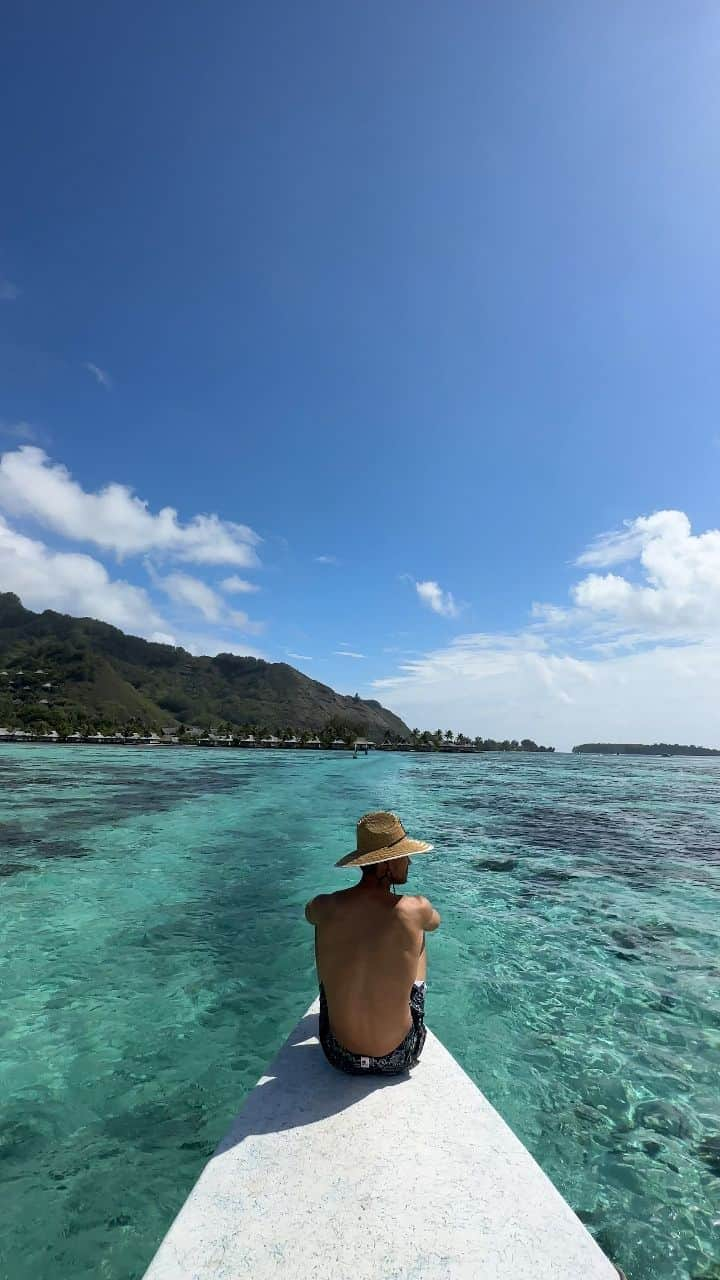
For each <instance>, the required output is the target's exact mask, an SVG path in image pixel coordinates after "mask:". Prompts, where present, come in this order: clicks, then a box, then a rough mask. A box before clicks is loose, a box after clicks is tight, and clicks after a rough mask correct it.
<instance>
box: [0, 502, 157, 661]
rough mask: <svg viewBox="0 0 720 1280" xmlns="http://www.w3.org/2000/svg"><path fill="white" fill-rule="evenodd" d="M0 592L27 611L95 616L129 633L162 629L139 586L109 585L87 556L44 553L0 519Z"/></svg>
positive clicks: (98, 566) (99, 567) (97, 563)
mask: <svg viewBox="0 0 720 1280" xmlns="http://www.w3.org/2000/svg"><path fill="white" fill-rule="evenodd" d="M0 591H14V592H15V593H16V594H17V595H18V596H20V599H21V600H22V602H23V604H24V605H25V606H26V607H27V608H28V609H40V610H42V609H55V610H57V611H59V612H61V613H69V614H72V615H73V617H80V618H82V617H88V618H100V619H101V620H102V621H103V622H110V623H112V624H113V626H116V627H121V628H122V629H123V630H124V631H131V632H133V633H135V634H140V635H147V633H148V629H149V630H150V631H154V630H156V629H158V628H162V627H163V620H162V618H161V617H159V616H158V614H157V613H156V611H155V609H154V607H153V605H152V602H151V600H150V598H149V596H148V594H147V592H146V591H145V590H144V589H143V588H142V587H135V586H132V585H131V584H130V583H128V582H119V581H113V580H112V579H111V578H110V576H109V574H108V572H107V570H106V569H105V567H104V565H102V564H100V561H99V560H95V559H93V557H92V556H88V555H82V554H79V553H76V552H61V551H52V550H50V548H48V547H46V546H45V545H44V544H43V543H42V542H37V541H35V540H34V539H33V538H27V537H25V536H24V535H23V534H20V533H17V532H16V531H15V530H13V529H11V528H10V526H9V525H8V524H7V522H6V521H5V520H4V519H3V517H2V516H0Z"/></svg>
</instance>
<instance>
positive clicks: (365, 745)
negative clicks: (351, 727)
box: [353, 738, 375, 756]
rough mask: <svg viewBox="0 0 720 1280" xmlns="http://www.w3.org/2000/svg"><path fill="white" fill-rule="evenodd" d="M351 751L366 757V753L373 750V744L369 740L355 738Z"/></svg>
mask: <svg viewBox="0 0 720 1280" xmlns="http://www.w3.org/2000/svg"><path fill="white" fill-rule="evenodd" d="M353 750H355V751H359V752H360V753H361V755H365V756H366V755H367V753H368V751H374V750H375V743H374V742H373V741H372V739H370V738H356V739H355V742H354V743H353Z"/></svg>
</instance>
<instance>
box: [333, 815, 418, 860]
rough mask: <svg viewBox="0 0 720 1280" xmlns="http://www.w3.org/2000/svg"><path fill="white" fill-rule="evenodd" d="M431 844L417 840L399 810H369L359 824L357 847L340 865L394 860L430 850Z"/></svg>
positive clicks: (346, 855)
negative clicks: (406, 826)
mask: <svg viewBox="0 0 720 1280" xmlns="http://www.w3.org/2000/svg"><path fill="white" fill-rule="evenodd" d="M431 849H432V845H431V844H427V843H426V841H425V840H413V839H412V838H411V837H410V836H409V835H408V834H407V833H406V831H405V828H404V826H403V824H402V822H401V821H400V819H399V818H398V816H397V814H396V813H366V814H365V815H364V816H363V817H362V818H361V819H360V821H359V822H358V824H357V849H353V851H352V853H346V854H345V857H344V858H341V859H340V861H339V862H336V863H335V866H336V867H366V866H368V865H369V864H370V863H371V862H392V860H393V859H394V858H409V857H411V856H413V855H414V854H416V853H429V852H430V850H431Z"/></svg>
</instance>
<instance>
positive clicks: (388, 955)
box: [305, 858, 440, 1056]
mask: <svg viewBox="0 0 720 1280" xmlns="http://www.w3.org/2000/svg"><path fill="white" fill-rule="evenodd" d="M408 865H409V859H407V858H403V859H397V860H396V861H395V862H393V863H392V864H385V866H392V872H393V876H392V882H394V883H399V884H401V883H404V881H405V879H407V866H408ZM382 870H383V868H382V867H378V871H380V872H381V871H382ZM305 914H306V917H307V919H308V920H309V922H310V923H311V924H314V925H315V955H316V960H317V969H318V977H319V979H320V981H321V982H322V984H323V986H324V988H325V994H326V996H327V1003H328V1010H329V1015H330V1026H331V1029H332V1032H333V1034H334V1035H335V1037H336V1038H337V1040H338V1041H339V1042H340V1043H341V1044H342V1045H344V1046H345V1048H346V1049H348V1050H349V1051H350V1052H351V1053H357V1054H368V1055H372V1056H379V1055H382V1054H386V1053H390V1052H391V1051H392V1050H393V1049H394V1048H395V1047H396V1046H397V1045H398V1044H399V1043H400V1042H401V1041H402V1040H403V1038H404V1037H405V1036H406V1035H407V1033H408V1031H409V1030H410V1027H411V1026H412V1019H411V1016H410V1007H409V997H410V991H411V988H412V984H413V982H415V981H420V980H422V979H424V978H425V972H426V958H425V933H426V932H431V931H432V930H434V929H437V927H438V925H439V924H440V916H439V915H438V913H437V911H435V910H434V908H433V907H432V906H431V904H430V903H429V902H428V900H427V898H422V897H415V896H411V895H402V896H395V895H394V894H393V893H391V892H390V881H389V879H388V878H387V877H385V878H384V879H383V878H375V877H372V878H370V879H368V878H363V880H361V881H360V882H359V884H356V885H354V886H353V887H352V888H351V889H341V890H340V891H339V892H337V893H329V894H321V895H320V896H319V897H317V898H313V900H312V902H309V903H308V905H307V907H306V909H305Z"/></svg>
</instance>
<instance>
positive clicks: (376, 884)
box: [356, 876, 392, 898]
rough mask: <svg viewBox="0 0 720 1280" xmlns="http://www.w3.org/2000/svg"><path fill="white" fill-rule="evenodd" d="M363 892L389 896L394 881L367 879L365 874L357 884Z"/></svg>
mask: <svg viewBox="0 0 720 1280" xmlns="http://www.w3.org/2000/svg"><path fill="white" fill-rule="evenodd" d="M356 888H358V889H360V890H362V892H363V893H373V894H377V895H378V896H379V897H383V898H387V897H388V895H389V894H390V893H391V891H392V881H390V880H366V879H365V877H364V876H363V878H362V880H360V881H359V882H358V884H357V886H356Z"/></svg>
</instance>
